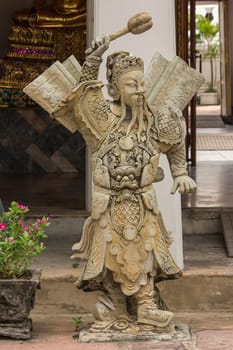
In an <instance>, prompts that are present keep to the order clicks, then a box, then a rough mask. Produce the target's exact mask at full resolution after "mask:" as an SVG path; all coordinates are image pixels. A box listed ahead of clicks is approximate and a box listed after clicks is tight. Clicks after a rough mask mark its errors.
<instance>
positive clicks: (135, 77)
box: [118, 70, 145, 107]
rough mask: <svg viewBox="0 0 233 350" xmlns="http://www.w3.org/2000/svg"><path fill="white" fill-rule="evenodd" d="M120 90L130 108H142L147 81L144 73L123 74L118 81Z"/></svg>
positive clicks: (136, 71)
mask: <svg viewBox="0 0 233 350" xmlns="http://www.w3.org/2000/svg"><path fill="white" fill-rule="evenodd" d="M118 89H119V90H120V94H121V97H122V98H123V100H124V102H125V104H126V105H127V106H128V107H135V106H142V105H143V102H144V93H145V79H144V74H143V72H142V71H138V70H135V71H131V72H127V73H124V74H122V75H121V76H120V77H119V79H118Z"/></svg>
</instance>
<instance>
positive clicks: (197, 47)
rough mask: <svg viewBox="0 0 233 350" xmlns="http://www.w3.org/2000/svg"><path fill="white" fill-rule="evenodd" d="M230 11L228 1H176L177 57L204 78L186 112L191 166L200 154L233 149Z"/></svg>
mask: <svg viewBox="0 0 233 350" xmlns="http://www.w3.org/2000/svg"><path fill="white" fill-rule="evenodd" d="M228 11H229V8H228V1H226V0H218V1H206V0H189V1H180V0H177V1H176V24H177V25H176V28H177V54H178V55H179V56H180V57H182V58H183V59H184V60H185V61H186V62H187V63H189V64H190V65H191V66H192V67H194V68H196V69H197V70H199V71H200V72H202V74H203V75H204V77H205V83H204V84H203V85H202V87H201V88H200V90H199V91H198V93H197V95H196V96H195V97H194V98H193V100H192V101H191V103H190V105H189V106H188V107H187V108H186V110H185V111H184V115H185V118H186V125H187V142H186V155H187V157H186V158H187V162H188V164H190V165H191V166H196V162H197V161H198V155H199V151H203V150H218V149H221V148H223V150H225V149H228V148H229V149H231V142H230V141H231V140H230V139H231V137H233V136H232V135H231V137H230V138H229V133H230V134H231V129H230V127H228V125H229V124H232V118H231V79H230V64H229V61H230V60H229V56H230V55H229V21H228V16H229V13H228ZM209 98H210V99H212V100H208V99H209ZM226 126H227V130H225V129H226ZM207 131H208V132H207ZM224 134H226V135H227V136H228V137H226V138H225V136H224ZM228 141H229V142H228Z"/></svg>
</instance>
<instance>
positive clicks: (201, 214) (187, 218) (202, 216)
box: [182, 208, 230, 234]
mask: <svg viewBox="0 0 233 350" xmlns="http://www.w3.org/2000/svg"><path fill="white" fill-rule="evenodd" d="M229 210H230V209H229ZM221 211H222V209H221V208H183V210H182V228H183V232H184V234H206V233H207V234H210V233H212V234H213V233H219V232H222V223H221Z"/></svg>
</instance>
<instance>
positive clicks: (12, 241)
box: [6, 237, 15, 243]
mask: <svg viewBox="0 0 233 350" xmlns="http://www.w3.org/2000/svg"><path fill="white" fill-rule="evenodd" d="M6 241H8V242H10V243H14V242H15V240H14V238H13V237H6Z"/></svg>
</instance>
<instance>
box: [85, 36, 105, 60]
mask: <svg viewBox="0 0 233 350" xmlns="http://www.w3.org/2000/svg"><path fill="white" fill-rule="evenodd" d="M109 43H110V39H109V37H108V36H107V35H103V36H101V37H100V38H97V39H96V40H93V41H92V43H91V47H89V49H87V50H86V55H87V56H98V57H102V56H103V54H104V53H105V51H106V50H107V49H108V48H109Z"/></svg>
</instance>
